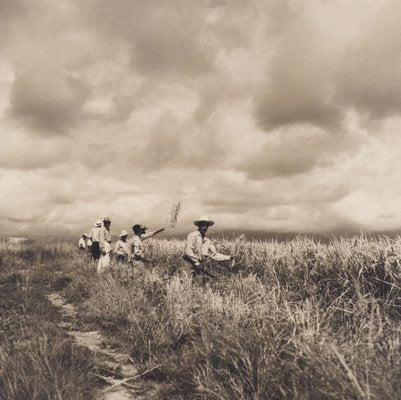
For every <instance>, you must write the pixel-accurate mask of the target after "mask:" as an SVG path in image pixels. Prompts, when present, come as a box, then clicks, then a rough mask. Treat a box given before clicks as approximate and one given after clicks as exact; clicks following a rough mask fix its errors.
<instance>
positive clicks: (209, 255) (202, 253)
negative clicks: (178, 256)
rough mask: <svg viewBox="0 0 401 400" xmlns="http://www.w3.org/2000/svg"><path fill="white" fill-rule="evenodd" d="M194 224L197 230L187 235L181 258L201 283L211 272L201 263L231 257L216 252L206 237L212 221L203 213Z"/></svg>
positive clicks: (225, 259)
mask: <svg viewBox="0 0 401 400" xmlns="http://www.w3.org/2000/svg"><path fill="white" fill-rule="evenodd" d="M194 225H196V226H197V227H198V230H196V231H193V232H191V233H190V234H189V235H188V236H187V241H186V244H185V251H184V255H183V259H184V260H185V261H187V262H188V263H189V264H190V265H191V267H192V277H193V278H194V279H195V280H197V281H200V280H201V281H202V283H205V278H206V277H205V275H211V274H208V273H207V272H206V271H205V270H204V269H203V268H202V267H201V264H202V263H204V262H205V261H206V260H207V259H211V260H215V261H228V260H230V259H231V256H228V255H225V254H221V253H218V252H217V251H216V247H215V246H214V245H213V244H212V242H211V241H210V239H209V238H207V237H206V232H207V230H208V229H209V226H212V225H214V221H212V220H211V219H210V218H209V217H207V216H205V215H203V216H202V217H200V218H199V219H197V220H196V221H194ZM187 272H188V270H187Z"/></svg>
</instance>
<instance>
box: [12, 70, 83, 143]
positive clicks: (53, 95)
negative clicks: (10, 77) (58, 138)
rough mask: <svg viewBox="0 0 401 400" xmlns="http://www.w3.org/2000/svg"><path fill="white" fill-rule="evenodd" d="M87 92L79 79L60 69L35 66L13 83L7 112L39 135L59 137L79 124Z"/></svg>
mask: <svg viewBox="0 0 401 400" xmlns="http://www.w3.org/2000/svg"><path fill="white" fill-rule="evenodd" d="M89 93H90V92H89V89H88V87H87V85H86V84H85V83H84V82H83V81H82V80H80V79H78V78H75V77H73V76H71V75H68V74H67V73H65V72H64V71H62V70H60V69H59V68H56V67H54V68H52V67H51V66H49V65H46V64H45V65H41V66H36V67H33V68H30V69H28V70H26V71H24V72H23V73H21V74H20V75H18V76H17V77H16V79H15V80H14V83H13V85H12V89H11V96H10V104H11V109H10V112H11V115H12V116H13V117H14V118H16V119H19V120H21V121H23V123H25V124H26V125H27V126H28V127H29V128H31V129H32V130H33V131H34V132H36V133H38V134H40V135H62V134H66V133H68V131H69V129H71V128H73V127H75V126H76V125H77V124H78V123H79V122H80V118H81V116H82V112H83V111H82V110H83V105H84V104H85V101H86V100H87V98H88V96H89Z"/></svg>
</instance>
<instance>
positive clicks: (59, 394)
mask: <svg viewBox="0 0 401 400" xmlns="http://www.w3.org/2000/svg"><path fill="white" fill-rule="evenodd" d="M67 257H68V258H67ZM74 259H75V261H76V262H77V263H78V264H82V262H83V259H82V258H81V257H80V256H79V255H77V256H75V254H73V253H72V252H71V246H69V245H65V244H56V245H48V244H39V243H24V244H16V245H11V246H9V245H4V244H1V246H0V316H1V318H0V399H4V400H17V399H18V400H23V399H26V400H42V399H57V400H62V399H71V400H87V399H92V398H94V396H95V391H96V388H97V387H98V386H99V382H98V381H97V378H95V376H94V375H93V372H95V371H96V370H97V368H96V366H95V364H94V362H93V357H92V355H91V354H90V353H89V351H85V350H84V349H79V348H77V347H76V346H75V345H74V344H73V343H72V339H71V338H70V337H69V336H68V335H67V334H66V333H65V332H64V331H63V329H60V328H59V327H58V326H57V323H58V322H60V320H61V316H60V315H59V313H58V310H56V309H54V308H53V307H51V305H50V303H49V302H48V301H47V299H46V297H45V296H46V294H47V293H48V292H49V291H51V290H54V288H57V287H61V286H60V282H61V281H63V279H65V276H64V275H65V271H66V270H68V268H69V266H67V265H69V264H70V263H71V260H74ZM66 282H68V280H67V281H66ZM64 286H65V285H63V287H64Z"/></svg>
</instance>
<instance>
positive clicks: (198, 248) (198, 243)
mask: <svg viewBox="0 0 401 400" xmlns="http://www.w3.org/2000/svg"><path fill="white" fill-rule="evenodd" d="M185 255H186V256H187V257H188V258H190V259H191V260H192V261H193V262H194V263H195V264H199V263H201V262H202V261H203V260H205V259H206V258H211V259H212V260H215V261H226V260H229V259H230V258H231V257H230V256H226V255H225V254H220V253H218V252H217V251H216V247H215V246H214V245H213V244H212V242H211V241H210V239H209V238H207V237H202V235H201V233H200V232H199V231H194V232H191V233H190V234H189V235H188V236H187V241H186V244H185Z"/></svg>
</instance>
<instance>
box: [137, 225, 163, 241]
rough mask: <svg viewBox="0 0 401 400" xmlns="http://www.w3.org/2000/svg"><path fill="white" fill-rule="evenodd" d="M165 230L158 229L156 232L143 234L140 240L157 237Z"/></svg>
mask: <svg viewBox="0 0 401 400" xmlns="http://www.w3.org/2000/svg"><path fill="white" fill-rule="evenodd" d="M165 229H166V228H160V229H158V230H156V231H151V232H148V233H144V234H143V235H142V236H141V239H142V240H145V239H149V238H151V237H153V236H155V235H157V234H158V233H160V232H163V231H164V230H165Z"/></svg>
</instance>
